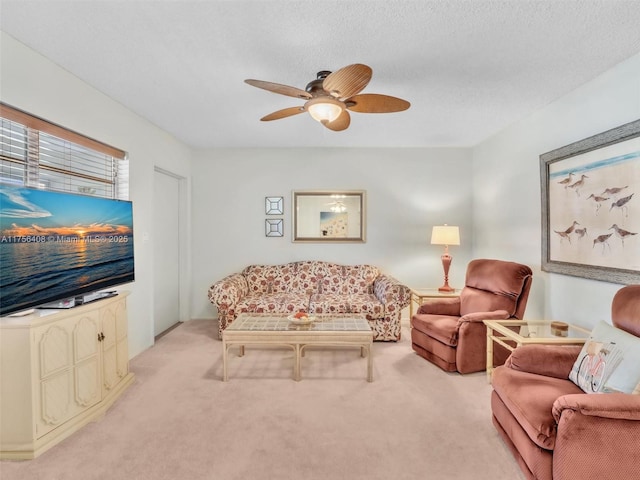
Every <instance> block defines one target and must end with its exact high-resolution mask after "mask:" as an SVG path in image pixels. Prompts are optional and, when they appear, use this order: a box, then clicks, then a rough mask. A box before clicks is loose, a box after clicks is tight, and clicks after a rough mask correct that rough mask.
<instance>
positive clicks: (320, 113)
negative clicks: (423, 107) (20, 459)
mask: <svg viewBox="0 0 640 480" xmlns="http://www.w3.org/2000/svg"><path fill="white" fill-rule="evenodd" d="M372 73H373V71H372V70H371V68H370V67H368V66H367V65H363V64H361V63H354V64H353V65H348V66H346V67H344V68H341V69H340V70H336V71H335V72H330V71H327V70H322V71H320V72H318V74H317V78H316V79H315V80H312V81H311V82H309V83H308V84H307V86H306V88H305V89H304V90H302V89H300V88H296V87H290V86H288V85H281V84H279V83H272V82H265V81H262V80H253V79H247V80H245V82H246V83H248V84H249V85H252V86H254V87H258V88H262V89H264V90H268V91H270V92H273V93H279V94H281V95H287V96H289V97H294V98H301V99H303V100H306V102H305V104H304V105H302V106H299V107H289V108H285V109H282V110H278V111H276V112H273V113H270V114H269V115H265V116H264V117H262V118H261V119H260V120H262V121H263V122H268V121H271V120H279V119H281V118H286V117H291V116H293V115H297V114H299V113H302V112H309V115H311V117H313V119H314V120H317V121H318V122H320V123H321V124H322V125H324V126H325V127H327V128H328V129H329V130H333V131H336V132H338V131H340V130H346V129H347V128H348V127H349V124H350V123H351V116H350V115H349V110H351V111H352V112H359V113H392V112H401V111H403V110H406V109H407V108H409V107H410V106H411V104H410V103H409V102H407V101H406V100H402V99H401V98H396V97H391V96H389V95H380V94H377V93H362V94H361V93H360V92H361V91H362V90H363V89H364V87H366V86H367V84H368V83H369V80H371V75H372Z"/></svg>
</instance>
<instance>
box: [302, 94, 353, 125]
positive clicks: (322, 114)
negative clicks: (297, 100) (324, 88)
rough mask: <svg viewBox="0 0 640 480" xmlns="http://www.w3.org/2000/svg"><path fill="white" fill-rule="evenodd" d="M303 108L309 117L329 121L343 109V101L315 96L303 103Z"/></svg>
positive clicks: (323, 122) (323, 121)
mask: <svg viewBox="0 0 640 480" xmlns="http://www.w3.org/2000/svg"><path fill="white" fill-rule="evenodd" d="M304 108H305V109H306V110H307V111H308V112H309V115H311V117H312V118H313V119H314V120H316V121H318V122H320V123H322V124H325V123H331V122H333V121H334V120H335V119H336V118H338V117H339V116H340V115H341V114H342V112H343V111H344V108H345V106H344V103H342V102H341V101H339V100H336V99H335V98H332V97H316V98H312V99H311V100H309V101H307V103H305V105H304Z"/></svg>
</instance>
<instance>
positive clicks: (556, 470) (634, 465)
mask: <svg viewBox="0 0 640 480" xmlns="http://www.w3.org/2000/svg"><path fill="white" fill-rule="evenodd" d="M611 318H612V323H613V326H615V327H616V328H617V329H620V330H623V331H625V332H628V333H630V334H632V335H634V336H636V337H640V285H630V286H627V287H624V288H622V289H620V290H619V291H618V292H617V293H616V295H615V296H614V298H613V302H612V305H611ZM594 331H595V329H594ZM622 335H624V334H622ZM580 352H581V347H579V346H559V345H525V346H522V347H518V348H516V349H515V350H514V352H513V354H512V355H511V356H510V357H509V358H508V359H507V362H506V363H505V364H504V365H503V366H500V367H497V368H496V369H495V370H494V371H493V377H492V381H491V383H492V385H493V389H494V390H493V392H492V396H491V410H492V413H493V423H494V425H495V427H496V429H497V430H498V432H499V433H500V435H501V436H502V438H503V439H504V441H505V442H506V444H507V446H508V447H509V448H510V450H511V452H512V453H513V455H514V456H515V457H516V460H517V461H518V464H519V465H520V468H521V469H522V471H523V472H524V474H525V476H526V478H527V479H529V480H552V479H553V480H575V479H591V478H593V479H605V478H606V479H609V478H610V479H623V478H624V479H632V478H634V479H640V462H639V461H638V448H639V447H640V395H632V394H630V393H584V392H583V391H582V390H581V389H580V387H578V386H577V385H576V384H574V383H573V382H572V381H570V380H569V372H570V371H571V369H572V367H573V365H574V363H575V362H576V359H577V358H578V356H579V354H580ZM632 364H633V362H632ZM621 367H622V364H620V367H618V368H621ZM629 370H632V369H628V370H626V371H627V372H628V371H629ZM636 380H637V377H636Z"/></svg>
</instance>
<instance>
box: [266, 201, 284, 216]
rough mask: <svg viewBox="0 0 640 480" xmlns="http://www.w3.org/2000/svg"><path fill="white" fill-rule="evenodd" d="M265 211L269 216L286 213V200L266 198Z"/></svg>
mask: <svg viewBox="0 0 640 480" xmlns="http://www.w3.org/2000/svg"><path fill="white" fill-rule="evenodd" d="M264 211H265V213H266V214H267V215H282V214H283V213H284V198H283V197H265V205H264Z"/></svg>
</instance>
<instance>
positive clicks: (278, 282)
mask: <svg viewBox="0 0 640 480" xmlns="http://www.w3.org/2000/svg"><path fill="white" fill-rule="evenodd" d="M295 272H296V268H295V264H293V263H287V264H285V265H249V266H248V267H246V268H245V269H244V270H243V271H242V274H243V275H244V276H245V278H246V279H247V284H248V285H249V295H256V294H262V293H287V292H290V291H292V290H293V291H295V292H301V290H298V289H297V288H294V287H293V286H292V282H293V280H294V279H295ZM302 291H304V290H302Z"/></svg>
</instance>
